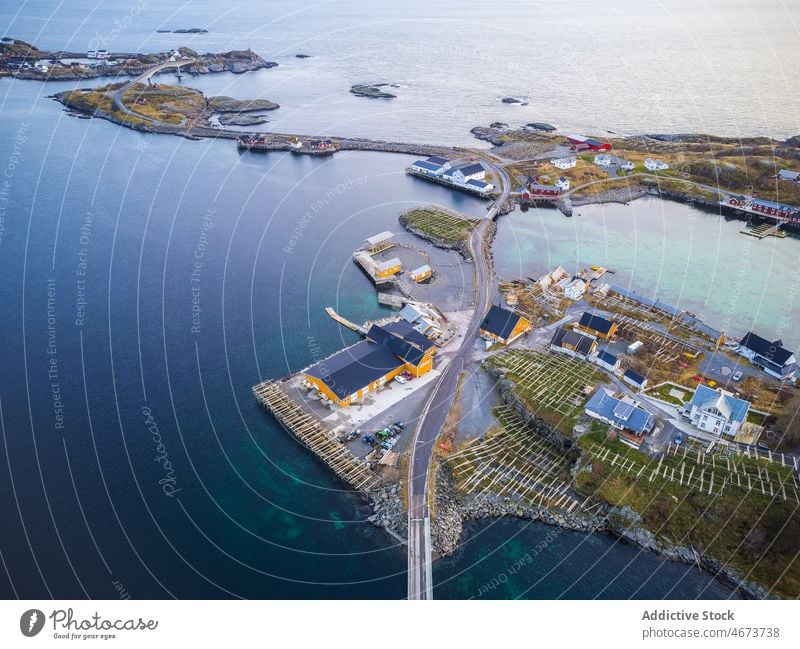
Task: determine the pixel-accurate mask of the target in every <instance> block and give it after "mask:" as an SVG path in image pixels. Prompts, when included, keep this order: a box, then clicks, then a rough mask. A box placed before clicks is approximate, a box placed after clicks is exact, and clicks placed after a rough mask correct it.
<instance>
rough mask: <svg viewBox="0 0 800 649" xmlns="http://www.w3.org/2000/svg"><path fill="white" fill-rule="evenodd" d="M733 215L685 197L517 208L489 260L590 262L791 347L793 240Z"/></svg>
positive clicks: (524, 264) (797, 341)
mask: <svg viewBox="0 0 800 649" xmlns="http://www.w3.org/2000/svg"><path fill="white" fill-rule="evenodd" d="M744 227H745V224H744V223H743V222H742V221H736V220H726V219H724V218H720V217H719V216H718V215H716V214H710V213H708V212H703V211H700V210H698V209H695V208H693V207H690V206H688V205H684V204H681V203H674V202H671V201H662V200H659V199H656V198H643V199H639V200H637V201H634V202H633V203H631V204H630V205H618V204H608V205H591V206H584V207H580V208H577V209H576V211H575V215H574V216H573V217H572V218H566V217H564V216H563V215H562V214H561V213H559V212H557V211H555V210H551V209H535V210H530V211H528V212H521V211H516V212H514V213H512V214H510V215H508V216H507V217H505V218H504V219H503V220H501V222H500V225H499V228H498V233H497V238H496V239H495V266H496V269H497V272H498V274H499V275H500V276H501V277H509V278H514V277H528V276H533V277H539V276H540V275H542V274H544V273H545V272H547V271H548V270H550V269H552V268H553V267H555V266H557V265H563V266H564V268H565V269H566V270H568V271H576V270H578V269H579V268H585V267H586V266H588V265H592V264H599V265H601V266H605V267H607V268H610V269H612V270H615V271H616V272H615V274H613V275H609V276H608V277H607V281H608V282H610V283H613V284H620V285H622V286H625V287H629V288H633V289H634V290H636V291H639V292H641V293H644V294H646V295H648V296H650V297H654V296H657V297H659V298H660V299H662V300H664V301H665V302H668V303H670V304H673V305H675V306H678V307H680V308H681V309H686V310H689V311H692V312H694V313H696V314H697V315H701V316H703V317H704V319H705V320H706V322H708V324H709V325H711V326H712V327H715V328H717V329H720V330H723V331H725V332H727V333H728V334H729V335H731V336H734V337H735V336H740V335H742V334H744V333H746V332H747V331H749V330H751V329H753V330H756V331H758V332H759V333H761V334H762V335H764V336H765V337H769V338H770V339H775V338H782V339H783V341H784V343H786V344H787V345H789V346H791V347H792V348H793V349H796V348H797V346H798V345H800V334H798V332H797V328H796V327H795V326H794V325H793V323H794V314H795V313H796V312H797V307H796V301H795V296H796V295H797V292H798V289H800V283H798V278H797V276H796V274H795V270H796V269H797V268H798V265H799V264H800V240H798V239H797V238H795V237H787V238H785V239H776V238H767V239H764V240H761V241H759V240H758V239H755V238H753V237H748V236H745V235H743V234H740V233H739V231H740V230H741V229H743V228H744Z"/></svg>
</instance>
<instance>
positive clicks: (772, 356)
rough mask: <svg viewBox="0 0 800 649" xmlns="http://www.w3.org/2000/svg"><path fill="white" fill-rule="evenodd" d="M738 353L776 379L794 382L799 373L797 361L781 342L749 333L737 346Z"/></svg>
mask: <svg viewBox="0 0 800 649" xmlns="http://www.w3.org/2000/svg"><path fill="white" fill-rule="evenodd" d="M736 353H737V354H739V355H740V356H744V357H745V358H746V359H747V360H749V361H750V362H751V363H752V364H753V365H755V366H757V367H759V368H761V369H762V370H763V371H764V372H766V373H767V374H769V375H770V376H773V377H775V378H776V379H781V380H794V378H795V375H796V373H797V359H796V358H795V355H794V353H792V352H791V351H789V350H788V349H784V347H783V341H781V340H774V341H772V342H770V341H769V340H767V339H766V338H762V337H761V336H758V335H756V334H754V333H753V332H752V331H749V332H748V333H747V334H745V336H744V338H742V339H741V340H740V341H739V344H738V345H737V346H736Z"/></svg>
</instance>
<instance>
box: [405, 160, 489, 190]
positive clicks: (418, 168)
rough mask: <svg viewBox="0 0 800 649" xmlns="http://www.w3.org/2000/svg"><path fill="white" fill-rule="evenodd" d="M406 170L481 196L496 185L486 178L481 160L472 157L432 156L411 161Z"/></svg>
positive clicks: (420, 176)
mask: <svg viewBox="0 0 800 649" xmlns="http://www.w3.org/2000/svg"><path fill="white" fill-rule="evenodd" d="M406 172H407V173H410V174H412V175H414V176H417V177H419V178H426V179H430V180H435V181H436V182H440V183H443V184H446V185H451V186H453V187H456V188H458V189H463V190H465V191H468V192H471V193H474V194H479V195H481V196H486V195H488V194H490V193H491V192H492V191H494V185H492V184H491V183H489V182H486V181H485V180H484V179H485V178H486V169H484V168H483V165H482V164H481V163H480V162H476V161H474V160H470V159H459V160H448V159H447V158H442V157H440V156H430V157H428V158H426V159H425V160H416V161H415V162H413V163H411V165H409V167H408V168H407V169H406Z"/></svg>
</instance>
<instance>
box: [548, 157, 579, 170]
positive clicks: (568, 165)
mask: <svg viewBox="0 0 800 649" xmlns="http://www.w3.org/2000/svg"><path fill="white" fill-rule="evenodd" d="M550 162H552V163H553V166H555V167H556V168H557V169H572V168H573V167H574V166H575V165H576V164H578V159H577V158H576V157H575V156H570V157H568V158H554V159H553V160H551V161H550Z"/></svg>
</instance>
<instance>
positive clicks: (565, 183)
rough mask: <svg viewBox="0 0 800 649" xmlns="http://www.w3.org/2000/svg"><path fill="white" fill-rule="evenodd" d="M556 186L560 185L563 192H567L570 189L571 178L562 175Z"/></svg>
mask: <svg viewBox="0 0 800 649" xmlns="http://www.w3.org/2000/svg"><path fill="white" fill-rule="evenodd" d="M556 187H558V188H559V189H560V190H561V191H562V192H565V191H567V190H568V189H569V178H567V177H566V176H561V177H560V178H559V179H558V180H557V181H556Z"/></svg>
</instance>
